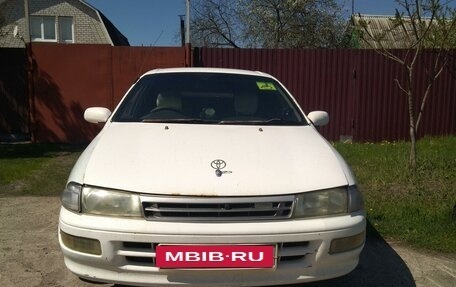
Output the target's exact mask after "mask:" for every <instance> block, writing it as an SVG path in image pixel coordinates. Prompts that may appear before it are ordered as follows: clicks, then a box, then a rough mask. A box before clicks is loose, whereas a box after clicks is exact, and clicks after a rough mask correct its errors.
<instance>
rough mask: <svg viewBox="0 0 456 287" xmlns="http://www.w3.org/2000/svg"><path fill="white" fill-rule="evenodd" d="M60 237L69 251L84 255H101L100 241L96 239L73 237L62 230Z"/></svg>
mask: <svg viewBox="0 0 456 287" xmlns="http://www.w3.org/2000/svg"><path fill="white" fill-rule="evenodd" d="M60 237H61V238H62V242H63V244H64V245H65V246H66V247H68V248H69V249H72V250H74V251H78V252H82V253H88V254H93V255H101V245H100V241H98V240H96V239H91V238H84V237H78V236H73V235H70V234H67V233H65V232H63V231H62V230H60Z"/></svg>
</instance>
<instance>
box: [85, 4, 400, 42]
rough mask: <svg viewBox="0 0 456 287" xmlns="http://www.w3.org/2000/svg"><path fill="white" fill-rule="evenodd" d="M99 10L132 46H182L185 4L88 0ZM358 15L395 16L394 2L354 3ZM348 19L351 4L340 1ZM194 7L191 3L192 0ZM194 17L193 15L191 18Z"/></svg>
mask: <svg viewBox="0 0 456 287" xmlns="http://www.w3.org/2000/svg"><path fill="white" fill-rule="evenodd" d="M85 1H86V2H87V3H89V4H90V5H92V6H94V7H95V8H97V9H98V10H100V11H101V12H102V13H103V14H104V15H105V16H106V17H108V19H109V20H111V22H112V23H113V24H114V25H115V26H116V27H117V29H119V30H120V32H122V34H124V35H125V36H126V37H127V38H128V40H129V41H130V45H131V46H180V36H179V31H180V22H179V16H178V15H184V14H185V11H186V7H185V2H186V1H185V0H85ZM353 1H354V3H355V13H361V14H371V15H393V14H394V11H395V7H397V4H396V2H395V0H353ZM337 2H339V3H341V4H343V5H344V11H345V12H346V13H345V14H346V15H347V17H348V16H349V15H350V14H351V9H352V0H337ZM190 3H191V0H190ZM190 16H191V15H190Z"/></svg>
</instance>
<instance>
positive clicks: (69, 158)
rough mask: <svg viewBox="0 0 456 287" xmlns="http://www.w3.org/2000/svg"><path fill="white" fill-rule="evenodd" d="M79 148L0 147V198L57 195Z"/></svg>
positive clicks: (46, 145)
mask: <svg viewBox="0 0 456 287" xmlns="http://www.w3.org/2000/svg"><path fill="white" fill-rule="evenodd" d="M81 150H82V148H81V147H75V146H61V145H50V144H36V145H30V144H15V145H0V196H13V195H14V196H22V195H38V196H57V195H59V194H60V193H61V191H62V190H63V188H64V187H65V183H66V180H67V178H68V175H69V173H70V170H71V168H72V166H73V164H74V162H75V161H76V159H77V157H78V156H79V154H80V152H81Z"/></svg>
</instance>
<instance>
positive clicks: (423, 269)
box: [0, 197, 456, 287]
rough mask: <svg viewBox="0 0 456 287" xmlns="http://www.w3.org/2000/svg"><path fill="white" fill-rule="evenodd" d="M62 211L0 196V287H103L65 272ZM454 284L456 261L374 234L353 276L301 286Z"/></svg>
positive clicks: (52, 200)
mask: <svg viewBox="0 0 456 287" xmlns="http://www.w3.org/2000/svg"><path fill="white" fill-rule="evenodd" d="M59 207H60V203H59V199H58V198H56V197H0V286H2V287H7V286H27V287H32V286H100V285H93V284H89V283H85V282H82V281H80V280H79V279H78V278H77V277H76V276H74V275H73V274H71V273H70V272H69V271H68V270H67V269H66V268H65V266H64V263H63V257H62V254H61V253H60V249H59V246H58V241H57V222H58V213H59ZM455 282H456V256H454V255H440V254H431V253H423V252H417V251H414V250H411V249H409V248H407V247H404V246H402V245H399V244H397V243H391V242H390V243H389V244H388V243H387V242H385V241H384V240H383V239H382V238H381V237H380V236H378V235H376V234H374V235H369V237H368V238H367V244H366V247H365V249H364V251H363V253H362V254H361V262H360V264H359V266H358V267H357V268H356V269H355V271H353V272H352V273H350V274H349V275H347V276H344V277H341V278H337V279H333V280H328V281H324V282H319V283H311V284H305V285H303V286H308V287H329V286H331V287H332V286H336V287H337V286H437V287H438V286H442V287H447V286H448V287H450V286H451V287H452V286H456V283H455ZM101 286H107V285H101Z"/></svg>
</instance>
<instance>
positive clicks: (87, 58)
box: [32, 43, 185, 143]
mask: <svg viewBox="0 0 456 287" xmlns="http://www.w3.org/2000/svg"><path fill="white" fill-rule="evenodd" d="M32 52H33V60H34V70H33V87H32V94H33V102H34V107H35V110H34V112H33V118H34V121H33V123H32V126H33V127H34V128H33V132H34V134H35V140H36V141H37V142H65V143H85V142H88V141H89V140H90V139H92V138H93V137H94V136H95V135H96V134H97V133H98V132H99V130H100V127H99V126H96V125H94V124H89V123H87V122H85V121H84V118H83V113H84V110H85V109H86V108H88V107H91V106H103V107H108V108H110V109H113V108H114V106H115V105H116V104H117V103H118V101H119V100H120V98H121V97H122V96H123V94H124V93H125V92H126V91H127V90H128V88H129V87H130V85H131V84H132V83H133V82H134V80H135V79H136V78H137V77H138V76H140V74H142V73H143V72H145V71H146V70H149V69H152V68H160V67H179V66H180V67H182V66H184V64H185V50H184V48H170V49H168V48H140V47H111V46H107V45H56V44H42V43H40V44H35V43H33V44H32Z"/></svg>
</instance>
